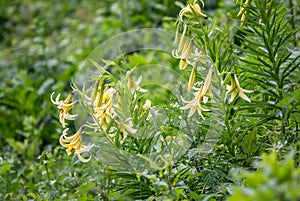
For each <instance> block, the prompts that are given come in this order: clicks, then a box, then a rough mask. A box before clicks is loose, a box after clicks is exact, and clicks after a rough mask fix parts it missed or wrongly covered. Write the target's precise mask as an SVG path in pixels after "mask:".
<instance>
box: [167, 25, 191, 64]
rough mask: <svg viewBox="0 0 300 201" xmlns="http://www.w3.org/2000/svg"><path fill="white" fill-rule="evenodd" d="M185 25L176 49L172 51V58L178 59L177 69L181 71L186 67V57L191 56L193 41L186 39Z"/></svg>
mask: <svg viewBox="0 0 300 201" xmlns="http://www.w3.org/2000/svg"><path fill="white" fill-rule="evenodd" d="M186 31H187V25H186V24H185V25H184V28H183V33H182V34H181V38H180V41H179V45H178V49H175V50H173V51H172V56H173V57H174V58H176V59H180V62H179V69H180V70H183V69H185V68H186V66H187V65H188V63H189V62H188V60H187V59H188V57H189V56H190V55H191V53H192V51H193V45H192V44H193V41H192V40H191V39H190V38H189V37H187V36H186V35H185V34H186Z"/></svg>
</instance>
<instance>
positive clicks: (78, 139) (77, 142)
mask: <svg viewBox="0 0 300 201" xmlns="http://www.w3.org/2000/svg"><path fill="white" fill-rule="evenodd" d="M83 128H84V127H83V126H81V127H80V128H79V129H78V131H77V132H76V133H75V134H74V135H72V136H68V133H67V132H68V130H69V128H66V129H65V130H64V131H63V134H62V135H61V136H60V139H59V143H60V144H61V146H63V147H65V148H67V149H66V152H67V154H68V155H71V154H72V153H74V154H77V157H78V159H79V160H80V161H82V162H88V161H89V160H90V159H91V156H90V157H89V158H87V159H86V158H83V157H82V156H81V153H83V152H88V151H89V150H90V149H91V148H92V145H89V146H86V145H83V144H82V137H83Z"/></svg>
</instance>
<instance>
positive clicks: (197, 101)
mask: <svg viewBox="0 0 300 201" xmlns="http://www.w3.org/2000/svg"><path fill="white" fill-rule="evenodd" d="M202 90H203V86H201V87H200V89H199V90H198V92H197V93H196V94H195V98H194V99H192V100H191V101H184V102H186V103H187V104H186V105H185V106H183V107H181V108H180V109H181V110H187V109H189V110H190V112H189V114H188V117H191V116H193V115H194V113H195V112H196V110H197V112H198V114H199V115H200V116H201V117H202V118H203V119H204V116H203V114H202V111H209V110H207V109H204V108H202V107H201V100H202V96H201V94H202Z"/></svg>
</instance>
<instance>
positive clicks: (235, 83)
mask: <svg viewBox="0 0 300 201" xmlns="http://www.w3.org/2000/svg"><path fill="white" fill-rule="evenodd" d="M226 89H227V94H228V93H231V96H230V99H229V103H231V102H232V101H233V100H234V98H235V97H236V95H239V97H241V98H242V99H244V100H245V101H248V102H251V100H250V99H249V98H248V97H247V96H246V94H245V93H251V92H253V91H252V90H246V89H243V88H241V86H240V84H239V80H238V79H237V77H236V75H235V74H231V85H227V86H226Z"/></svg>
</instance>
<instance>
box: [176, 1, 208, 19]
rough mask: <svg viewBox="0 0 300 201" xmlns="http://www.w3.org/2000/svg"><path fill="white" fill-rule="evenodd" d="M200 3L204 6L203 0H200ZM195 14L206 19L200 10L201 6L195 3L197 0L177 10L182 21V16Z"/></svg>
mask: <svg viewBox="0 0 300 201" xmlns="http://www.w3.org/2000/svg"><path fill="white" fill-rule="evenodd" d="M201 3H202V5H203V6H204V3H203V1H202V0H201ZM193 14H195V15H196V16H199V17H203V18H205V19H207V18H208V17H207V15H205V14H204V13H202V12H201V8H200V6H199V4H198V3H197V0H195V1H194V2H193V3H192V4H189V5H187V6H186V7H184V8H183V9H181V11H180V12H179V19H180V20H181V21H183V16H186V15H193Z"/></svg>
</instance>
